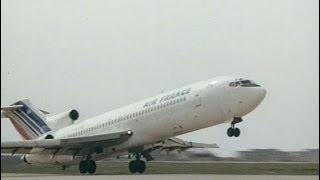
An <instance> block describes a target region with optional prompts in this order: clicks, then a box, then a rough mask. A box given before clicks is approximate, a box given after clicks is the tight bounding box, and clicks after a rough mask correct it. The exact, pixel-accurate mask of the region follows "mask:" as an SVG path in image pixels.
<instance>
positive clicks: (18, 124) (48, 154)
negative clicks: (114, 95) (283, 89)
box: [1, 76, 266, 174]
mask: <svg viewBox="0 0 320 180" xmlns="http://www.w3.org/2000/svg"><path fill="white" fill-rule="evenodd" d="M265 96H266V90H265V89H264V88H263V87H261V86H260V85H258V84H256V83H255V82H254V81H252V80H249V79H244V78H239V77H226V76H224V77H217V78H212V79H209V80H205V81H201V82H197V83H194V84H191V85H188V86H184V87H182V88H178V89H175V90H172V91H169V92H167V93H161V94H160V95H157V96H154V97H151V98H148V99H145V100H142V101H139V102H137V103H133V104H130V105H128V106H125V107H122V108H119V109H115V110H113V111H110V112H107V113H104V114H102V115H98V116H96V117H93V118H90V119H87V120H83V121H81V122H77V121H76V120H77V119H78V117H79V112H78V111H77V110H75V109H72V110H69V111H66V112H63V113H60V114H57V115H53V116H51V115H50V113H49V112H47V111H44V110H41V109H38V108H36V107H34V106H33V105H32V103H31V101H30V100H29V99H24V100H20V101H18V102H16V103H14V104H12V105H10V106H8V107H2V108H1V117H2V118H9V120H10V121H11V123H12V124H13V126H14V127H15V128H16V130H17V131H18V132H19V134H20V135H21V136H22V138H23V139H24V140H23V141H8V142H1V154H11V155H15V154H21V155H23V156H22V160H23V161H24V162H26V163H28V164H54V165H59V166H61V167H62V169H65V168H67V167H69V166H70V165H78V167H79V171H80V173H82V174H94V173H95V171H96V168H97V164H96V161H98V160H102V159H105V158H106V157H110V156H111V155H122V154H127V155H129V156H132V157H134V158H135V159H134V160H132V161H130V162H129V171H130V172H131V173H143V172H145V170H146V163H145V161H144V160H142V158H144V159H145V160H146V161H147V162H148V161H151V160H153V157H152V156H151V155H150V152H152V151H154V150H156V149H161V150H168V151H171V150H175V149H180V150H185V149H188V148H218V145H217V144H204V143H195V142H188V141H184V140H182V139H179V138H176V137H175V136H178V135H182V134H185V133H189V132H192V131H196V130H199V129H203V128H207V127H211V126H215V125H218V124H222V123H229V122H230V128H228V129H227V135H228V136H229V137H238V136H239V135H240V129H239V128H237V127H235V125H236V124H237V123H240V122H241V121H243V119H242V117H243V116H245V115H247V114H248V113H250V112H251V111H253V110H254V109H255V108H256V107H257V106H258V105H259V104H260V103H261V102H262V100H263V99H264V98H265Z"/></svg>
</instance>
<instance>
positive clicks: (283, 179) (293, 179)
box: [1, 173, 319, 180]
mask: <svg viewBox="0 0 320 180" xmlns="http://www.w3.org/2000/svg"><path fill="white" fill-rule="evenodd" d="M1 179H8V180H14V179H17V180H22V179H24V180H31V179H32V180H34V179H39V180H40V179H43V180H69V179H70V180H71V179H77V180H87V179H89V180H100V179H101V180H102V179H108V180H124V179H132V180H162V179H167V180H188V179H191V180H194V179H197V180H212V179H215V180H226V179H231V180H256V179H259V180H267V179H268V180H269V179H276V180H300V179H304V180H305V179H306V180H315V179H317V180H318V179H319V176H303V175H301V176H288V175H212V174H209V175H204V174H193V175H190V174H188V175H184V174H174V175H172V174H161V175H156V174H154V175H78V176H66V175H56V174H55V175H50V174H14V173H2V174H1Z"/></svg>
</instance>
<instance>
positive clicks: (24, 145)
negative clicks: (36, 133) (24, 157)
mask: <svg viewBox="0 0 320 180" xmlns="http://www.w3.org/2000/svg"><path fill="white" fill-rule="evenodd" d="M132 134H133V133H132V131H131V130H127V131H121V132H117V133H111V134H103V135H94V136H86V137H76V138H65V139H44V140H27V141H11V142H1V154H12V155H13V154H29V153H32V151H33V150H34V149H41V150H42V151H41V152H40V153H41V154H52V155H57V154H59V155H73V156H75V155H88V154H91V153H94V152H96V153H99V152H100V151H102V149H103V148H105V147H110V146H114V145H118V144H121V143H123V142H125V141H127V140H128V139H129V138H130V137H131V136H132ZM37 153H39V151H37Z"/></svg>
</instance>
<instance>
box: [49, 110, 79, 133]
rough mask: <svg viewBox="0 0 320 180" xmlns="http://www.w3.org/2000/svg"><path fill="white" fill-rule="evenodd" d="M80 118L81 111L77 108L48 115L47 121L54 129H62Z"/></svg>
mask: <svg viewBox="0 0 320 180" xmlns="http://www.w3.org/2000/svg"><path fill="white" fill-rule="evenodd" d="M78 118H79V112H78V111H77V110H75V109H72V110H69V111H66V112H63V113H60V114H57V115H54V116H51V117H48V118H47V120H46V122H47V123H48V125H49V127H51V128H52V129H54V130H56V129H60V128H64V127H67V126H70V125H72V124H73V122H74V121H76V120H77V119H78Z"/></svg>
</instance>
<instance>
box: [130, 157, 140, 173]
mask: <svg viewBox="0 0 320 180" xmlns="http://www.w3.org/2000/svg"><path fill="white" fill-rule="evenodd" d="M137 162H138V161H137V160H133V161H130V163H129V171H130V172H131V173H132V174H134V173H136V172H137V164H138V163H137Z"/></svg>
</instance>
